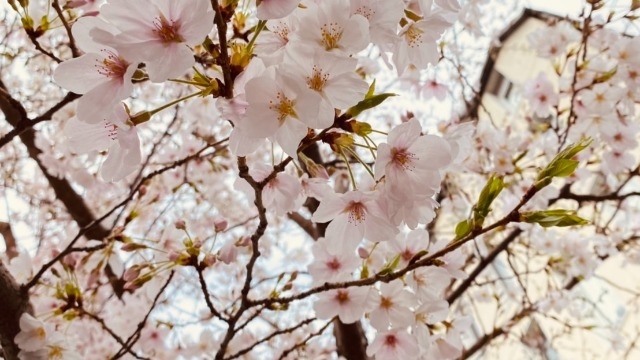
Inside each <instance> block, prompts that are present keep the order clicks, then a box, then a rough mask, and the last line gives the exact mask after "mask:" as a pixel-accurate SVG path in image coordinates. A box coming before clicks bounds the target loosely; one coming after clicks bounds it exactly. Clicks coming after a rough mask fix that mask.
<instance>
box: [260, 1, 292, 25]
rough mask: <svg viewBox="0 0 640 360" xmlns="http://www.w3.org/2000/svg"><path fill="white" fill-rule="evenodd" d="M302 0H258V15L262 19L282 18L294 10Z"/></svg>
mask: <svg viewBox="0 0 640 360" xmlns="http://www.w3.org/2000/svg"><path fill="white" fill-rule="evenodd" d="M298 3H300V0H257V4H258V7H257V12H256V16H257V17H258V19H260V20H269V19H280V18H283V17H285V16H287V15H289V14H291V13H292V12H293V10H295V9H296V7H298Z"/></svg>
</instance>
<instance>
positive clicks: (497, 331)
mask: <svg viewBox="0 0 640 360" xmlns="http://www.w3.org/2000/svg"><path fill="white" fill-rule="evenodd" d="M579 282H580V279H578V278H575V277H574V278H571V279H570V280H569V282H567V283H566V284H565V285H564V287H563V289H564V290H571V289H573V288H574V287H575V286H576V285H577V284H578V283H579ZM536 310H537V305H536V304H533V305H530V306H527V307H525V308H523V309H522V310H520V312H518V313H517V314H515V315H514V316H512V317H511V319H510V320H508V321H507V322H506V323H505V324H504V325H503V326H499V327H496V328H494V329H493V331H492V332H490V333H488V334H485V335H484V336H483V337H481V338H479V339H478V340H477V341H476V342H475V343H474V344H473V345H471V346H470V347H469V348H467V349H465V351H464V352H463V353H462V355H461V356H460V357H459V359H461V360H464V359H468V358H470V357H471V356H473V354H475V353H476V352H477V351H478V350H480V349H483V348H485V347H486V346H487V345H489V343H491V341H493V340H494V339H496V338H497V337H500V336H502V335H504V334H507V333H508V332H509V331H510V330H511V328H513V326H515V325H516V324H517V323H519V322H520V321H521V320H523V319H525V318H527V317H528V316H529V315H531V314H532V313H534V312H535V311H536Z"/></svg>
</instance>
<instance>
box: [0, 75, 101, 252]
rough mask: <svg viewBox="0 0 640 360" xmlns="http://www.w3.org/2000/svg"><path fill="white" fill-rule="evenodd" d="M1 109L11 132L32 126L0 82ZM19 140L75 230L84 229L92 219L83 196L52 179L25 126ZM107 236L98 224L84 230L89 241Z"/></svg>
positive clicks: (56, 179)
mask: <svg viewBox="0 0 640 360" xmlns="http://www.w3.org/2000/svg"><path fill="white" fill-rule="evenodd" d="M72 97H73V96H69V95H68V97H65V99H68V101H71V100H70V99H71V98H72ZM63 101H64V100H63ZM60 107H61V106H60ZM0 109H1V110H2V112H3V113H4V115H5V117H6V120H7V122H8V123H9V124H11V125H12V126H14V128H16V127H18V126H19V125H20V124H30V123H31V120H30V119H29V118H28V117H27V112H26V110H25V109H24V107H23V106H22V104H20V102H18V101H17V100H15V99H14V98H12V97H11V95H9V92H8V91H7V88H6V87H5V86H4V84H3V83H2V82H0ZM51 115H53V112H52V113H51V114H50V115H49V116H51ZM23 126H24V125H23ZM19 137H20V140H22V143H23V144H24V145H25V146H26V147H27V150H28V152H29V156H30V157H31V158H32V159H33V160H34V161H35V162H36V164H38V167H39V168H40V170H42V173H43V174H44V176H45V178H46V179H47V181H49V184H50V185H51V187H52V188H53V191H54V192H55V194H56V198H57V199H59V200H60V201H61V202H62V203H63V204H64V206H65V207H66V208H67V211H68V212H69V215H71V217H72V218H73V220H74V221H75V222H76V223H77V224H78V226H79V227H81V228H83V227H85V226H88V225H89V224H92V223H94V220H95V217H94V216H93V214H92V213H91V210H90V209H89V207H88V206H87V204H86V203H85V202H84V199H83V198H82V196H80V195H78V193H76V192H75V190H74V189H73V187H72V186H71V184H70V183H69V182H68V181H67V180H66V179H58V178H57V177H55V176H53V175H51V174H50V173H49V171H48V170H47V168H46V167H45V166H44V164H43V163H42V162H41V161H40V159H39V155H40V154H42V150H40V149H38V148H37V147H36V144H35V137H36V136H35V131H34V130H33V128H31V127H30V126H27V127H26V128H25V129H24V130H23V131H21V132H19ZM109 233H110V230H109V229H107V228H105V227H103V226H102V225H100V224H94V225H93V226H91V228H89V229H87V231H86V233H85V236H86V237H88V238H90V239H96V240H102V239H104V238H105V237H107V236H108V235H109Z"/></svg>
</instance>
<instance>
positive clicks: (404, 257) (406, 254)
mask: <svg viewBox="0 0 640 360" xmlns="http://www.w3.org/2000/svg"><path fill="white" fill-rule="evenodd" d="M400 257H402V260H404V261H409V260H411V259H413V252H412V251H411V250H409V249H404V251H403V252H402V253H401V254H400Z"/></svg>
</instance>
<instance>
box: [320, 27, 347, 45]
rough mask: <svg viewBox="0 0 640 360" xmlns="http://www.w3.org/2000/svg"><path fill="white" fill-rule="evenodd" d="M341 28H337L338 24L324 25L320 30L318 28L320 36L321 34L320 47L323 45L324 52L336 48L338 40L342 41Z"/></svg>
mask: <svg viewBox="0 0 640 360" xmlns="http://www.w3.org/2000/svg"><path fill="white" fill-rule="evenodd" d="M343 31H344V30H343V29H342V26H339V25H338V23H334V22H333V23H328V24H324V25H323V26H322V28H320V34H322V45H324V48H325V50H331V49H335V48H337V47H338V43H339V42H340V39H342V33H343Z"/></svg>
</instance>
